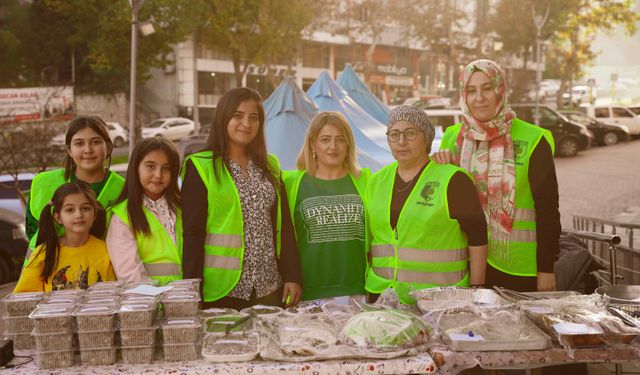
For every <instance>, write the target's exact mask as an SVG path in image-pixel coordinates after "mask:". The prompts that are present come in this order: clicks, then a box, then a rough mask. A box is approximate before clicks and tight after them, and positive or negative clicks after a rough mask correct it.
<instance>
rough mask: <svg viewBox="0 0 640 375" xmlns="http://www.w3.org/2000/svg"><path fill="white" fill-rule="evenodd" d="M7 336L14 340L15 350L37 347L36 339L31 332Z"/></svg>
mask: <svg viewBox="0 0 640 375" xmlns="http://www.w3.org/2000/svg"><path fill="white" fill-rule="evenodd" d="M7 338H9V339H11V340H13V350H33V349H35V348H36V340H35V337H33V336H32V335H31V333H19V334H17V335H7Z"/></svg>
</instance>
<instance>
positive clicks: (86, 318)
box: [74, 304, 116, 331]
mask: <svg viewBox="0 0 640 375" xmlns="http://www.w3.org/2000/svg"><path fill="white" fill-rule="evenodd" d="M74 315H75V316H76V323H77V324H78V331H99V330H109V329H113V328H114V327H115V322H116V308H115V307H114V306H110V305H91V304H88V305H87V304H85V305H80V306H78V307H77V309H76V311H75V313H74Z"/></svg>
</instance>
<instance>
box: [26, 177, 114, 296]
mask: <svg viewBox="0 0 640 375" xmlns="http://www.w3.org/2000/svg"><path fill="white" fill-rule="evenodd" d="M59 227H62V228H64V234H62V235H61V236H60V235H59V234H58V233H59ZM104 229H105V214H104V209H103V208H102V206H100V204H98V202H97V201H96V197H95V194H94V192H93V190H92V189H91V187H90V186H89V185H88V184H87V183H85V182H82V181H79V180H76V181H74V182H69V183H65V184H63V185H62V186H60V187H59V188H58V189H57V190H56V191H55V192H54V194H53V197H52V199H51V201H50V202H48V203H47V204H46V205H45V207H44V209H43V210H42V213H41V215H40V221H39V227H38V239H37V241H36V246H37V247H36V249H35V251H34V252H33V253H32V254H31V257H30V258H29V259H28V260H27V263H26V266H25V267H24V269H23V270H22V274H21V275H20V279H19V280H18V284H17V285H16V288H15V290H14V293H18V292H36V291H45V292H48V291H51V290H61V289H77V288H82V289H86V288H87V287H89V286H90V285H91V284H93V283H96V282H99V281H110V280H115V279H116V278H115V274H114V272H113V268H112V267H111V261H110V259H109V254H108V252H107V246H106V244H105V243H104V241H102V240H101V239H100V237H102V235H103V234H104Z"/></svg>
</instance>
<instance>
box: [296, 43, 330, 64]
mask: <svg viewBox="0 0 640 375" xmlns="http://www.w3.org/2000/svg"><path fill="white" fill-rule="evenodd" d="M329 48H330V47H329V46H327V45H322V44H316V43H304V44H303V46H302V65H303V66H305V67H308V68H324V69H327V68H329V58H330V54H331V53H330V50H329Z"/></svg>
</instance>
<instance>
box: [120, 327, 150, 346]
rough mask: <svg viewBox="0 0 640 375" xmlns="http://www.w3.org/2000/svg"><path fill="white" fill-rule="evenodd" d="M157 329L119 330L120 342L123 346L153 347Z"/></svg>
mask: <svg viewBox="0 0 640 375" xmlns="http://www.w3.org/2000/svg"><path fill="white" fill-rule="evenodd" d="M157 328H158V327H150V328H120V342H121V343H122V345H123V346H149V345H153V344H154V343H155V341H156V329H157Z"/></svg>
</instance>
